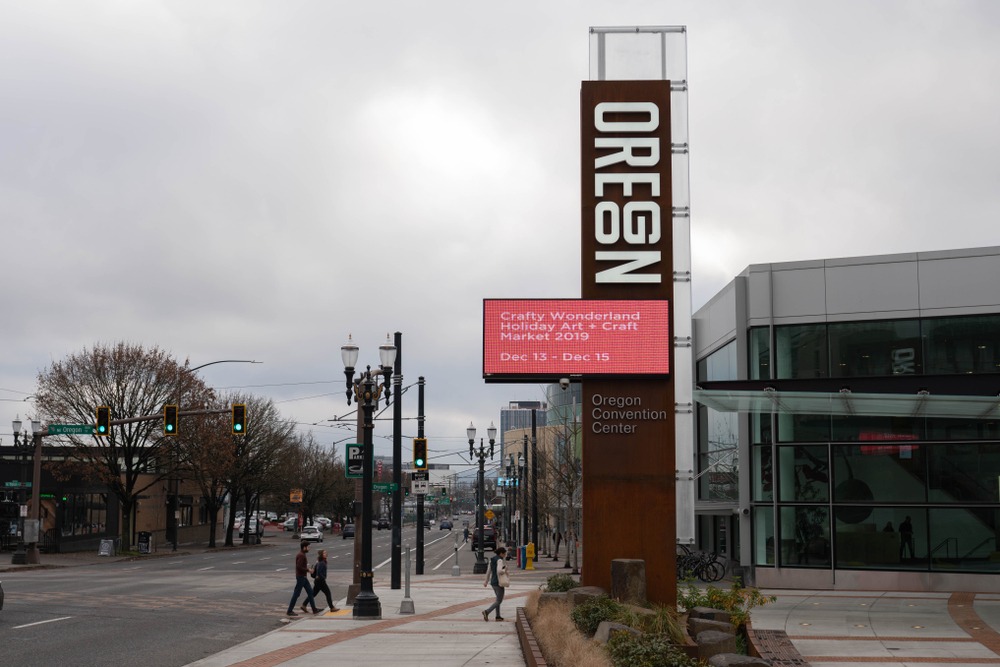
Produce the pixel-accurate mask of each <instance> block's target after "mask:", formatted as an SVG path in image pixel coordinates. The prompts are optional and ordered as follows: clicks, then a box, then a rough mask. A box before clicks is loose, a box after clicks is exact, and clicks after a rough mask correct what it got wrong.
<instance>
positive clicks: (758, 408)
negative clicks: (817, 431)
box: [694, 383, 1000, 419]
mask: <svg viewBox="0 0 1000 667" xmlns="http://www.w3.org/2000/svg"><path fill="white" fill-rule="evenodd" d="M717 384H719V383H717ZM694 400H695V401H697V402H698V403H700V404H702V405H705V406H708V407H710V408H713V409H715V410H718V411H720V412H755V413H776V414H777V413H780V414H795V415H845V416H862V417H875V416H888V417H950V418H955V419H993V418H998V417H1000V396H956V395H933V394H928V393H916V394H874V393H871V394H870V393H854V392H851V391H847V390H842V391H839V392H837V393H829V392H808V391H778V390H775V389H770V388H765V389H732V390H729V389H695V391H694Z"/></svg>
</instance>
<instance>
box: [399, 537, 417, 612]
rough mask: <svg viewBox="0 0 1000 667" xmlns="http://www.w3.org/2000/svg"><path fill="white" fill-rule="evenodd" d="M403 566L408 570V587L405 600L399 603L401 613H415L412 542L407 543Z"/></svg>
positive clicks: (404, 594)
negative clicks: (411, 590)
mask: <svg viewBox="0 0 1000 667" xmlns="http://www.w3.org/2000/svg"><path fill="white" fill-rule="evenodd" d="M403 567H404V569H405V570H406V589H405V590H404V592H403V601H402V602H400V603H399V613H400V614H415V613H417V612H416V609H415V608H414V606H413V600H411V599H410V543H409V542H407V543H406V558H405V559H404V560H403Z"/></svg>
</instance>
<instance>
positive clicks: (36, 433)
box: [11, 417, 42, 565]
mask: <svg viewBox="0 0 1000 667" xmlns="http://www.w3.org/2000/svg"><path fill="white" fill-rule="evenodd" d="M11 426H12V427H13V431H14V446H15V447H17V448H19V449H21V450H22V451H23V458H22V461H25V460H26V459H27V456H28V452H30V451H31V450H32V449H34V452H35V462H34V463H35V465H34V469H33V472H32V475H31V478H32V482H31V511H30V515H31V520H32V521H33V525H34V533H33V536H34V539H32V540H31V544H30V546H29V548H28V549H27V550H25V546H24V537H25V533H24V518H21V531H20V535H19V536H18V538H17V551H15V552H14V556H13V558H12V559H11V564H13V565H23V564H25V563H30V564H32V565H34V564H37V563H38V562H39V561H38V537H39V535H38V533H40V532H41V526H40V525H39V520H38V519H39V516H40V514H39V510H40V503H39V491H40V489H39V487H40V486H41V469H42V422H40V421H38V420H37V419H32V420H31V442H30V443H29V442H28V431H27V429H25V430H24V431H21V418H20V417H17V418H15V419H14V420H13V422H12V423H11ZM24 468H25V466H24V465H22V466H21V470H22V472H24ZM23 476H24V475H22V477H23ZM18 483H19V484H20V491H21V493H20V496H21V505H23V504H24V500H25V498H24V496H25V493H26V491H25V488H26V486H27V484H26V482H25V481H24V480H23V479H22V480H18Z"/></svg>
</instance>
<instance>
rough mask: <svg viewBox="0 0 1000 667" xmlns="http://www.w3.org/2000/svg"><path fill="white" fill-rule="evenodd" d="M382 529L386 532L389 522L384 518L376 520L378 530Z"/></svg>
mask: <svg viewBox="0 0 1000 667" xmlns="http://www.w3.org/2000/svg"><path fill="white" fill-rule="evenodd" d="M383 528H385V529H386V530H388V528H389V520H388V519H386V518H385V517H382V518H381V519H379V520H378V529H379V530H382V529H383Z"/></svg>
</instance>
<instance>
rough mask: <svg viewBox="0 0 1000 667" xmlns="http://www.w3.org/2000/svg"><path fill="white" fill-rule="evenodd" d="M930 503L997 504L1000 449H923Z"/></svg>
mask: <svg viewBox="0 0 1000 667" xmlns="http://www.w3.org/2000/svg"><path fill="white" fill-rule="evenodd" d="M926 449H927V451H928V456H929V457H930V465H929V466H928V469H929V484H928V487H929V488H928V493H929V494H930V502H932V503H958V502H962V503H996V502H1000V445H998V444H992V443H991V444H986V443H983V444H975V443H942V444H937V445H927V446H926Z"/></svg>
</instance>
